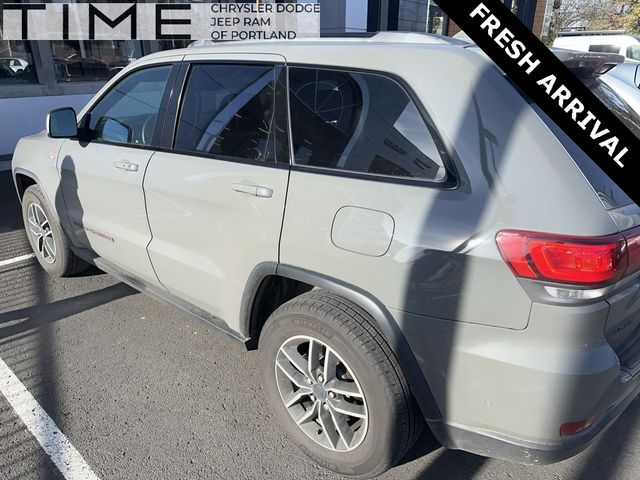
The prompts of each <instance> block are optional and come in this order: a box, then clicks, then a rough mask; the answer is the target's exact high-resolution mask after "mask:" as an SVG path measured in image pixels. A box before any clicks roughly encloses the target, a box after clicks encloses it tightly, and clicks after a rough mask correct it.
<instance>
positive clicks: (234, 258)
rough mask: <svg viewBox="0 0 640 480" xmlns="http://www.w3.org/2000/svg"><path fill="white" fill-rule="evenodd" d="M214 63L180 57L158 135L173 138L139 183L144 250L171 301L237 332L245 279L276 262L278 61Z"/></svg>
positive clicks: (281, 170)
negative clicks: (168, 121)
mask: <svg viewBox="0 0 640 480" xmlns="http://www.w3.org/2000/svg"><path fill="white" fill-rule="evenodd" d="M216 58H219V60H216V61H210V60H207V61H206V62H201V61H199V58H198V56H197V55H194V56H191V57H187V58H185V64H184V77H185V80H184V88H183V90H182V94H181V96H180V98H181V100H180V102H178V104H177V105H176V106H175V109H176V111H177V119H176V122H175V129H173V128H170V129H169V130H172V129H173V130H175V133H174V135H165V136H169V137H170V136H173V137H174V138H173V140H172V141H171V146H170V148H167V149H166V150H165V151H160V152H158V153H156V154H155V155H154V157H153V160H152V162H151V163H150V166H149V168H148V170H147V174H146V177H145V183H144V189H145V194H146V199H147V210H148V218H149V225H150V227H151V232H152V235H153V240H152V241H151V243H150V245H149V247H148V252H149V256H150V258H151V261H152V264H153V266H154V269H155V271H156V273H157V275H158V278H159V279H160V281H161V282H162V284H163V285H164V286H165V287H166V288H167V289H168V290H169V291H170V292H171V293H173V294H175V295H177V296H179V297H181V298H182V299H185V300H187V301H189V302H190V303H192V304H194V305H196V306H197V307H200V308H202V309H204V310H205V311H207V312H209V313H211V314H213V315H215V316H217V317H219V318H222V319H224V320H226V321H227V322H228V323H229V324H230V326H231V328H233V329H235V330H239V326H238V325H237V322H238V318H239V306H240V303H241V297H242V294H243V290H244V287H245V284H246V282H247V280H248V278H249V275H250V273H251V271H252V270H253V269H254V267H255V266H256V265H258V264H260V263H262V262H277V261H278V246H279V240H280V230H281V226H282V219H283V213H284V204H285V196H286V192H287V183H288V176H289V142H288V131H287V128H286V90H285V77H284V75H285V72H284V59H283V58H282V57H277V56H263V55H261V56H247V58H246V61H244V62H242V63H240V62H237V57H236V60H235V62H234V61H233V60H232V59H227V57H226V56H219V57H216ZM178 93H179V92H178ZM174 103H175V102H174ZM169 117H170V116H168V117H167V118H169ZM166 127H167V125H165V133H166V132H167V131H168V130H167V128H166ZM170 127H173V125H171V126H170Z"/></svg>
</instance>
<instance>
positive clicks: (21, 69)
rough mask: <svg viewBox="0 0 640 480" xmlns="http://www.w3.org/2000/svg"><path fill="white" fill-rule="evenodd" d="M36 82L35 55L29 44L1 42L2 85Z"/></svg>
mask: <svg viewBox="0 0 640 480" xmlns="http://www.w3.org/2000/svg"><path fill="white" fill-rule="evenodd" d="M36 81H37V79H36V71H35V67H34V65H33V55H32V53H31V49H30V48H29V44H28V42H22V41H12V40H0V84H12V83H35V82H36Z"/></svg>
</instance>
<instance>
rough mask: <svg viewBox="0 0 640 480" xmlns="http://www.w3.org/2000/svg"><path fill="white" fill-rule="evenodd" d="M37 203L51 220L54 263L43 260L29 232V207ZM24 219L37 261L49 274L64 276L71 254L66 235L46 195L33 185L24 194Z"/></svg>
mask: <svg viewBox="0 0 640 480" xmlns="http://www.w3.org/2000/svg"><path fill="white" fill-rule="evenodd" d="M32 203H35V204H37V205H39V206H40V208H42V210H43V211H44V213H45V215H46V216H47V219H48V220H49V225H50V226H51V231H52V233H53V240H54V242H55V245H56V258H55V260H54V262H53V263H47V262H45V260H44V259H43V258H42V256H41V255H40V253H39V252H38V247H37V245H34V242H33V238H32V236H31V233H30V232H29V205H31V204H32ZM22 219H23V221H24V226H25V230H26V233H27V237H28V238H29V244H30V245H31V248H32V250H33V252H34V253H35V255H36V259H37V260H38V263H39V264H40V266H42V268H43V269H44V270H45V271H46V272H47V273H49V274H51V275H55V276H62V275H63V273H64V272H65V270H66V267H67V263H68V261H69V258H68V256H69V253H68V252H67V249H68V247H67V244H66V242H65V238H64V233H63V232H62V228H61V227H60V222H59V221H58V217H57V215H56V214H55V212H54V211H53V209H52V208H51V207H50V206H49V202H47V200H46V199H45V197H44V194H43V193H42V191H41V190H40V188H39V187H38V186H36V185H33V186H31V187H29V188H27V190H26V191H25V193H24V196H23V197H22Z"/></svg>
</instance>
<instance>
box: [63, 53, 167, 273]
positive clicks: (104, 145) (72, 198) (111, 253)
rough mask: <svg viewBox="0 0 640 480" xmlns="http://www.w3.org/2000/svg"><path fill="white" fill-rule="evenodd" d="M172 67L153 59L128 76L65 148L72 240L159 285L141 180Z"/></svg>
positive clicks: (65, 194)
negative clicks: (150, 249)
mask: <svg viewBox="0 0 640 480" xmlns="http://www.w3.org/2000/svg"><path fill="white" fill-rule="evenodd" d="M170 71H171V65H154V66H150V67H146V68H144V67H143V68H141V69H139V70H136V71H134V72H132V73H131V74H129V75H127V76H126V77H124V79H122V80H120V81H119V82H118V83H117V84H116V85H115V86H113V87H112V88H111V89H110V90H109V91H107V93H106V94H105V95H104V96H103V97H102V98H101V99H100V100H99V101H98V102H97V103H96V104H95V105H93V106H92V107H91V109H90V110H89V112H88V113H87V114H86V115H89V117H88V118H87V117H86V116H85V118H84V119H83V123H84V122H87V120H88V122H87V123H88V131H86V132H85V133H84V135H83V138H82V139H81V140H79V139H70V140H68V141H66V142H65V143H64V144H63V146H62V148H61V150H60V153H59V155H58V162H59V164H58V165H59V169H60V174H61V187H62V193H63V197H64V203H65V206H66V208H65V209H64V210H65V211H66V213H67V219H68V222H69V224H70V226H71V232H69V233H70V236H71V237H72V240H73V242H74V243H75V244H76V245H77V246H80V247H83V248H86V249H89V250H91V251H93V252H95V253H96V254H97V255H99V256H100V257H101V258H103V259H105V260H107V261H109V262H111V263H113V264H115V265H116V266H120V267H123V269H124V270H126V271H127V272H129V273H132V274H134V275H136V276H137V277H139V278H141V279H143V280H145V281H146V282H149V283H153V284H158V281H157V278H156V275H155V273H154V271H153V268H152V267H151V262H150V261H149V257H148V255H147V252H146V247H147V245H148V243H149V242H150V241H151V232H150V230H149V224H148V222H147V216H146V208H145V201H144V192H143V190H142V181H143V178H144V174H145V171H146V169H147V165H148V163H149V160H150V158H151V156H152V155H153V152H154V150H153V147H152V137H153V133H154V130H155V125H156V120H157V119H158V115H159V112H160V105H161V101H162V98H163V95H164V91H165V87H166V85H167V80H168V78H169V73H170Z"/></svg>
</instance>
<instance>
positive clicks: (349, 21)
mask: <svg viewBox="0 0 640 480" xmlns="http://www.w3.org/2000/svg"><path fill="white" fill-rule="evenodd" d="M14 1H15V0H14ZM271 1H273V0H265V1H264V3H267V2H271ZM275 1H276V2H278V3H279V2H280V1H281V0H275ZM312 1H313V0H305V1H304V3H310V2H312ZM316 1H317V3H320V4H321V17H320V18H321V20H320V27H321V34H322V35H335V34H340V33H350V34H357V33H358V32H360V33H365V32H375V31H387V30H388V31H410V32H427V33H434V34H439V35H455V34H456V33H458V32H459V28H458V27H457V25H455V24H454V23H453V22H452V21H450V20H449V19H448V18H447V16H446V15H444V13H443V12H442V10H441V9H440V8H439V7H438V6H437V3H436V2H434V1H433V0H316ZM22 3H29V2H22ZM35 3H74V2H71V1H69V0H64V1H61V2H56V1H55V0H54V1H53V2H52V1H48V2H46V1H45V2H35ZM75 3H89V2H75ZM152 3H180V2H179V1H178V0H172V1H169V2H160V1H156V2H152ZM190 3H195V2H190ZM203 3H211V2H203ZM238 3H240V2H238ZM300 3H302V1H301V2H300ZM504 3H505V4H507V6H509V7H510V8H512V9H513V11H514V12H516V14H517V15H518V17H520V19H521V20H522V21H523V22H524V23H525V24H526V25H527V26H529V28H531V29H532V30H533V32H534V33H535V34H536V35H542V34H543V33H544V28H545V19H548V14H549V11H550V7H551V4H552V3H553V1H552V0H504ZM0 15H1V13H0ZM0 20H1V17H0ZM1 37H2V35H1V31H0V38H1ZM187 43H188V41H185V40H177V41H176V40H174V41H168V40H164V41H89V40H87V41H62V40H60V41H10V40H0V170H2V168H3V166H4V168H6V166H7V160H9V159H10V158H11V154H12V152H13V149H14V147H15V144H16V142H17V140H18V139H19V138H20V137H22V136H24V135H28V134H31V133H35V132H38V131H40V130H42V128H43V127H44V118H45V116H46V113H47V112H48V111H49V110H52V109H54V108H59V107H63V106H72V107H74V108H76V110H80V109H81V108H82V107H83V106H84V105H85V103H86V102H87V101H88V100H89V99H90V98H91V96H92V95H93V94H94V93H95V92H97V91H98V89H99V88H100V87H101V86H102V85H104V83H105V82H106V81H107V80H108V79H109V78H111V77H112V76H113V75H115V74H116V73H117V72H118V71H119V70H121V69H122V68H124V67H125V66H126V65H128V64H129V63H130V62H132V61H133V60H135V59H137V58H140V57H141V56H143V55H147V54H149V53H153V52H158V51H161V50H166V49H172V48H178V47H183V46H186V44H187Z"/></svg>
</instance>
